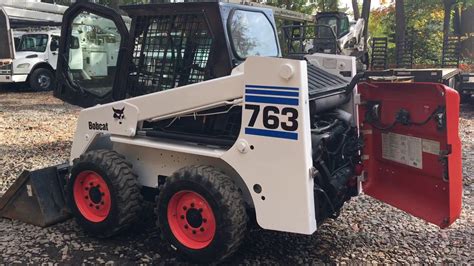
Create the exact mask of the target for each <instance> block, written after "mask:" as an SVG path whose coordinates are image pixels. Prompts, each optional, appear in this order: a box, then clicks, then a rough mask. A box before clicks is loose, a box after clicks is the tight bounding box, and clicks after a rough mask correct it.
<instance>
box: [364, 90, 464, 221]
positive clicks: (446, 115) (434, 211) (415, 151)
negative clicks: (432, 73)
mask: <svg viewBox="0 0 474 266" xmlns="http://www.w3.org/2000/svg"><path fill="white" fill-rule="evenodd" d="M358 90H359V93H360V97H361V104H360V105H359V114H360V115H359V126H360V132H361V134H362V136H363V139H364V149H363V154H362V160H363V165H364V172H363V176H362V179H363V182H362V187H363V190H364V192H365V194H367V195H369V196H372V197H374V198H376V199H378V200H380V201H383V202H385V203H388V204H390V205H392V206H394V207H396V208H399V209H401V210H403V211H405V212H407V213H410V214H412V215H414V216H417V217H419V218H421V219H424V220H426V221H428V222H430V223H433V224H436V225H438V226H440V227H441V228H444V227H447V226H449V225H450V224H451V223H453V222H454V221H455V220H456V219H457V218H458V217H459V215H460V213H461V197H462V167H461V141H460V138H459V133H458V127H459V125H458V121H459V95H458V94H457V92H456V91H455V90H453V89H451V88H449V87H446V86H444V85H441V84H435V83H361V84H359V85H358Z"/></svg>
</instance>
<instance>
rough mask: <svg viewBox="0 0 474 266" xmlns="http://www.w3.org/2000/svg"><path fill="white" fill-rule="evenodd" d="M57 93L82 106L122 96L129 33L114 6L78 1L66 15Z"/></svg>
mask: <svg viewBox="0 0 474 266" xmlns="http://www.w3.org/2000/svg"><path fill="white" fill-rule="evenodd" d="M62 25H63V26H62V28H61V37H60V42H59V52H58V66H57V71H56V73H57V74H56V75H57V79H58V83H59V86H57V88H56V89H55V91H54V95H55V96H56V97H58V98H60V99H62V100H64V101H66V102H69V103H71V104H75V105H78V106H81V107H90V106H94V105H96V104H104V103H108V102H112V101H115V100H120V99H118V98H117V97H114V95H116V94H117V92H118V91H120V90H121V88H124V86H125V83H126V75H124V74H121V73H124V71H126V70H127V69H126V68H127V64H124V63H123V62H124V57H125V56H126V54H127V46H128V39H129V33H128V30H127V27H126V25H125V23H124V21H123V19H122V17H121V16H120V15H119V14H118V13H117V12H116V11H114V10H113V9H110V8H107V7H104V6H101V5H97V4H93V3H88V2H82V1H81V2H79V3H76V4H74V5H72V6H71V7H69V8H68V9H67V10H66V12H65V13H64V16H63V23H62Z"/></svg>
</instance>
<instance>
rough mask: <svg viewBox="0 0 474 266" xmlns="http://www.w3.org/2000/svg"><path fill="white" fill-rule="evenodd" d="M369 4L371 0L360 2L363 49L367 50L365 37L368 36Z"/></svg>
mask: <svg viewBox="0 0 474 266" xmlns="http://www.w3.org/2000/svg"><path fill="white" fill-rule="evenodd" d="M370 4H371V0H364V2H363V3H362V14H361V16H362V18H363V19H364V20H365V22H364V39H365V43H364V46H365V47H364V49H365V50H366V51H367V39H368V37H369V18H370Z"/></svg>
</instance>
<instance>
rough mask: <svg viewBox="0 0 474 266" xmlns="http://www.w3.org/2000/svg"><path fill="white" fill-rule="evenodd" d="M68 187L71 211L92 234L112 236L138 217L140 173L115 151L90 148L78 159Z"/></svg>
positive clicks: (140, 196) (72, 170)
mask: <svg viewBox="0 0 474 266" xmlns="http://www.w3.org/2000/svg"><path fill="white" fill-rule="evenodd" d="M66 186H67V188H66V191H67V200H68V204H69V208H70V210H71V212H72V214H73V215H74V217H75V218H76V221H77V223H78V224H79V225H80V226H81V227H82V228H83V229H84V230H85V231H86V232H88V233H90V234H91V235H93V236H97V237H109V236H113V235H115V234H117V233H119V232H121V231H122V230H124V229H126V228H128V227H130V226H131V225H132V224H133V223H134V222H136V221H137V219H138V215H139V213H140V210H141V206H142V205H141V204H142V195H141V194H140V188H139V184H138V181H137V176H136V175H135V174H134V173H133V172H132V169H131V166H130V165H129V164H128V163H127V162H126V161H125V159H124V157H123V156H121V155H120V154H118V153H117V152H115V151H109V150H95V151H89V152H87V153H85V154H83V155H81V157H80V158H78V159H75V160H74V164H73V167H72V169H71V176H70V178H69V180H68V183H67V185H66Z"/></svg>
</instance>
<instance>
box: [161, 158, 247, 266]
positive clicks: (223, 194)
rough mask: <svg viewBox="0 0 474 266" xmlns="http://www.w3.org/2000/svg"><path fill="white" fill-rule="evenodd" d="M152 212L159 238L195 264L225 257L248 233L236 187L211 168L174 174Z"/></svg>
mask: <svg viewBox="0 0 474 266" xmlns="http://www.w3.org/2000/svg"><path fill="white" fill-rule="evenodd" d="M155 211H156V214H157V216H158V226H159V227H160V229H161V232H162V237H163V238H164V239H165V240H167V241H168V242H169V243H170V245H171V246H172V247H173V248H174V249H175V250H177V251H178V252H179V253H180V254H182V255H184V256H185V257H187V259H190V260H192V261H194V262H199V263H209V262H218V261H222V260H224V259H226V258H228V257H229V256H231V255H232V254H233V253H234V252H235V251H236V250H237V249H238V247H239V246H240V245H241V243H242V241H243V239H244V236H245V233H246V230H247V220H248V218H247V213H246V210H245V205H244V201H243V199H242V196H241V193H240V192H239V189H238V187H237V186H236V185H235V184H234V183H233V182H232V179H231V178H230V177H228V176H227V175H225V174H224V173H222V172H220V171H218V170H217V169H216V168H214V167H211V166H189V167H185V168H182V169H181V170H178V171H177V172H175V173H174V174H173V175H172V176H171V177H169V178H168V179H167V180H166V183H165V185H164V186H163V188H162V189H161V191H160V195H159V197H157V208H156V210H155Z"/></svg>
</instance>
